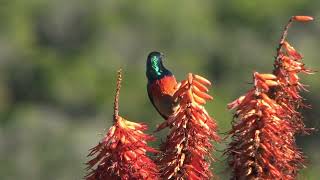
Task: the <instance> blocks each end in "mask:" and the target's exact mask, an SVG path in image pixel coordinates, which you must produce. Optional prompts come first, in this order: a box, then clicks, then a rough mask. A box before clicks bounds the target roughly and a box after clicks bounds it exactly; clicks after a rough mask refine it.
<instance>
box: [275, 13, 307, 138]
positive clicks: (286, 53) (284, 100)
mask: <svg viewBox="0 0 320 180" xmlns="http://www.w3.org/2000/svg"><path fill="white" fill-rule="evenodd" d="M312 20H313V18H312V17H310V16H293V17H292V18H291V19H290V21H289V23H288V25H287V26H286V28H285V31H284V33H283V35H282V37H281V39H280V43H279V47H278V49H277V56H276V58H275V63H274V67H275V68H274V71H273V74H274V75H275V76H277V79H278V82H279V85H280V86H278V87H276V88H273V89H272V91H271V92H270V95H271V96H272V97H273V98H274V99H275V100H276V101H277V103H279V104H280V105H282V106H283V107H284V108H285V109H287V111H288V112H290V113H291V116H292V119H290V123H291V124H292V126H293V127H294V130H295V132H303V133H306V132H307V130H308V129H306V128H305V124H304V122H303V119H302V116H301V113H300V112H299V111H298V109H299V108H300V107H303V106H306V105H304V104H303V102H302V101H303V98H302V97H301V95H300V91H301V90H306V88H305V85H303V84H302V83H300V81H299V80H300V79H299V76H298V74H299V73H305V74H312V73H313V72H312V71H311V70H310V69H307V68H306V67H305V66H304V63H303V62H302V55H301V54H300V53H299V52H297V51H296V50H295V49H294V48H293V47H292V46H291V45H290V44H289V43H288V42H287V40H286V36H287V31H288V27H289V25H290V24H291V23H292V21H300V22H308V21H312Z"/></svg>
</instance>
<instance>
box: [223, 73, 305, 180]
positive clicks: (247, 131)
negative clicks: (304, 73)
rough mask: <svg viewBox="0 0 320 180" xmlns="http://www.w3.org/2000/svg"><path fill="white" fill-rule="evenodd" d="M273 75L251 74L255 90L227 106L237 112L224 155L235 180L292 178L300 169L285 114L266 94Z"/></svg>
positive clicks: (270, 86) (297, 153) (274, 80)
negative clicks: (227, 156)
mask: <svg viewBox="0 0 320 180" xmlns="http://www.w3.org/2000/svg"><path fill="white" fill-rule="evenodd" d="M274 86H278V82H277V77H276V76H274V75H272V74H259V73H254V88H253V89H251V90H249V91H248V92H247V93H246V94H245V95H244V96H241V97H240V98H238V99H237V100H235V101H234V102H232V103H230V104H229V105H228V107H229V108H231V109H236V114H235V117H236V119H235V120H234V122H233V125H232V130H231V131H230V134H231V138H232V142H231V143H230V144H229V148H228V150H227V151H226V153H227V154H228V155H229V158H230V161H229V163H230V167H232V168H233V177H234V179H256V178H260V179H294V177H295V174H296V169H297V168H298V167H299V166H301V165H302V164H301V162H302V161H301V160H302V155H301V154H300V153H299V152H298V151H297V148H296V146H295V142H294V139H293V136H292V132H293V129H292V127H291V125H290V123H289V121H288V119H289V118H290V117H289V116H288V114H287V111H286V110H285V109H284V108H283V107H282V106H281V105H279V104H277V103H276V102H275V101H274V100H272V99H271V98H270V97H269V96H268V95H267V94H268V92H269V90H270V88H272V87H274Z"/></svg>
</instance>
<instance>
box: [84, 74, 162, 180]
mask: <svg viewBox="0 0 320 180" xmlns="http://www.w3.org/2000/svg"><path fill="white" fill-rule="evenodd" d="M120 82H121V70H119V71H118V80H117V91H116V96H115V103H114V104H115V105H114V125H113V126H112V127H111V128H110V129H109V131H108V133H107V134H106V135H105V137H104V138H103V139H102V141H101V142H99V144H98V145H97V146H95V147H94V148H92V149H91V151H90V153H89V155H88V156H90V157H91V156H94V157H93V159H92V160H90V161H89V162H87V165H88V169H90V172H89V174H88V175H87V176H86V179H87V180H112V179H123V180H127V179H148V180H153V179H158V174H157V167H156V164H155V163H154V162H153V161H152V160H151V159H150V158H148V156H147V155H146V152H153V153H154V152H157V151H156V150H154V149H153V148H150V147H148V146H147V141H150V140H154V138H153V137H152V136H149V135H146V134H144V133H143V132H142V131H144V130H146V129H147V126H146V125H144V124H141V123H134V122H131V121H128V120H126V119H124V118H122V117H121V116H119V115H118V98H119V91H120ZM94 167H95V169H94Z"/></svg>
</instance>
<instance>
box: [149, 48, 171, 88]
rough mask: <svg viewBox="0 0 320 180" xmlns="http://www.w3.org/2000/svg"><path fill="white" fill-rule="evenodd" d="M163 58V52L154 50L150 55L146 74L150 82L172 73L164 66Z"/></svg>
mask: <svg viewBox="0 0 320 180" xmlns="http://www.w3.org/2000/svg"><path fill="white" fill-rule="evenodd" d="M163 59H164V55H163V54H162V53H161V52H157V51H154V52H151V53H150V54H149V55H148V58H147V71H146V75H147V78H148V81H149V82H153V81H154V80H157V79H161V78H162V77H164V76H165V75H172V74H171V72H170V71H168V70H167V69H166V68H165V67H164V66H163V63H162V61H163Z"/></svg>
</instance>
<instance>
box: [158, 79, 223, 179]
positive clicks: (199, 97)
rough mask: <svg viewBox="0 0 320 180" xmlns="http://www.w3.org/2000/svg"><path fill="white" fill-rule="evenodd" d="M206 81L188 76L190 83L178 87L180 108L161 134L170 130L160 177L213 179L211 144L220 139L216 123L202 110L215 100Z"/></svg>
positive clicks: (165, 124)
mask: <svg viewBox="0 0 320 180" xmlns="http://www.w3.org/2000/svg"><path fill="white" fill-rule="evenodd" d="M209 85H211V83H210V81H208V80H207V79H205V78H203V77H201V76H198V75H193V74H191V73H189V75H188V80H184V81H182V82H181V83H179V84H178V85H177V91H176V92H175V94H174V98H175V99H176V100H177V101H178V102H179V107H178V108H177V110H176V111H175V113H174V114H173V115H171V116H170V117H169V118H168V120H167V121H165V122H164V123H162V124H161V125H159V126H158V130H161V129H163V128H165V127H170V128H171V131H170V133H169V135H168V136H167V140H166V142H164V143H163V144H162V146H161V151H162V154H161V155H160V157H159V158H158V164H159V166H160V174H161V177H162V178H164V179H210V178H211V177H212V176H213V174H212V173H211V171H210V169H209V168H210V162H212V160H213V158H212V157H211V152H212V149H213V145H212V144H211V141H218V140H219V139H220V138H219V136H218V135H217V133H216V129H217V125H216V122H215V121H214V119H213V118H212V117H211V116H210V115H209V114H208V112H207V111H206V110H205V108H204V107H203V105H204V104H206V101H207V100H212V99H213V98H212V97H211V96H210V95H208V94H207V92H208V88H207V86H209Z"/></svg>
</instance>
